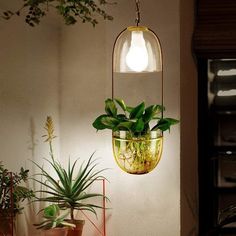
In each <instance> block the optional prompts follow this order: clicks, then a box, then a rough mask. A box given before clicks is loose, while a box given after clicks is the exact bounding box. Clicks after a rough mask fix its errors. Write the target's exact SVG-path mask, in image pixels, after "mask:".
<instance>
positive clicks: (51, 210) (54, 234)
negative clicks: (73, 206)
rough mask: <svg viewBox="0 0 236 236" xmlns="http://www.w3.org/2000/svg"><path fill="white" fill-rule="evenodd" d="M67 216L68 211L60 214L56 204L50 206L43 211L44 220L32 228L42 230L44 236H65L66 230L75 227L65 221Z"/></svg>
mask: <svg viewBox="0 0 236 236" xmlns="http://www.w3.org/2000/svg"><path fill="white" fill-rule="evenodd" d="M68 214H69V212H68V211H66V212H65V213H61V210H60V207H59V206H58V205H57V204H51V205H49V206H47V207H46V208H44V209H43V218H44V220H43V221H42V222H40V223H38V224H34V226H36V228H37V229H43V230H44V236H67V233H68V228H69V227H70V228H71V227H72V228H73V227H75V225H74V224H70V223H68V222H67V221H66V220H65V218H66V217H67V215H68Z"/></svg>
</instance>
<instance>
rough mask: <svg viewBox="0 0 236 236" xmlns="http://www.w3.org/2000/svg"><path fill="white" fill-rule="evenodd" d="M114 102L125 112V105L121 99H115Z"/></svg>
mask: <svg viewBox="0 0 236 236" xmlns="http://www.w3.org/2000/svg"><path fill="white" fill-rule="evenodd" d="M115 101H116V102H117V104H118V105H119V106H120V107H121V109H122V110H123V111H124V112H126V109H127V107H126V105H125V102H124V101H123V100H122V99H119V98H115Z"/></svg>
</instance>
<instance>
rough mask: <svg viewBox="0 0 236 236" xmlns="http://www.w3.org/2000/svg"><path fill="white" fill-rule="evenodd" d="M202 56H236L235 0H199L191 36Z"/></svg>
mask: <svg viewBox="0 0 236 236" xmlns="http://www.w3.org/2000/svg"><path fill="white" fill-rule="evenodd" d="M193 46H194V50H195V52H196V54H197V55H198V56H202V57H208V58H209V57H235V56H236V0H199V1H198V3H197V11H196V26H195V31H194V37H193Z"/></svg>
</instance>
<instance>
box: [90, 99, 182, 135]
mask: <svg viewBox="0 0 236 236" xmlns="http://www.w3.org/2000/svg"><path fill="white" fill-rule="evenodd" d="M118 108H120V109H121V110H122V113H118ZM163 110H164V107H163V106H161V105H158V104H155V105H150V106H148V107H146V106H145V103H144V102H141V103H140V104H138V105H137V106H135V107H130V106H128V105H127V104H125V102H124V101H123V100H122V99H117V98H115V99H110V98H108V99H106V101H105V114H102V115H100V116H99V117H97V118H96V120H95V121H94V122H93V127H94V128H95V129H97V130H104V129H110V130H112V131H113V132H115V131H130V133H131V134H132V135H134V136H141V135H144V134H147V133H149V132H150V131H156V130H160V131H166V130H170V127H171V126H172V125H175V124H177V123H178V122H179V121H178V120H176V119H173V118H165V117H163V115H162V113H163ZM151 121H154V125H153V126H151Z"/></svg>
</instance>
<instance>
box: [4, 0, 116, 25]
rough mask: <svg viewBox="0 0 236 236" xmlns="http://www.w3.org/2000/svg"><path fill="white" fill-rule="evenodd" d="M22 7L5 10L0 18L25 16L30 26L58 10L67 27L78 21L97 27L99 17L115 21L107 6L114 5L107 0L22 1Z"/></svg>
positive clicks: (7, 18)
mask: <svg viewBox="0 0 236 236" xmlns="http://www.w3.org/2000/svg"><path fill="white" fill-rule="evenodd" d="M21 1H22V6H21V8H20V9H17V10H5V11H3V12H2V13H1V14H0V17H1V18H3V19H5V20H9V19H11V18H12V16H14V15H17V16H20V15H21V14H24V15H25V22H26V23H27V24H28V25H30V26H35V25H37V24H39V23H40V21H41V19H42V18H43V17H44V16H46V15H47V14H48V12H49V10H50V9H56V12H57V14H58V15H60V16H62V18H63V20H64V22H65V24H66V25H73V24H75V23H76V22H77V21H78V20H80V21H81V22H83V23H91V24H92V25H93V26H95V25H96V24H97V23H98V20H97V17H102V18H103V19H104V20H113V17H112V16H111V15H109V14H107V13H106V11H105V6H106V5H110V4H114V2H108V1H106V0H98V1H94V0H21Z"/></svg>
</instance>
